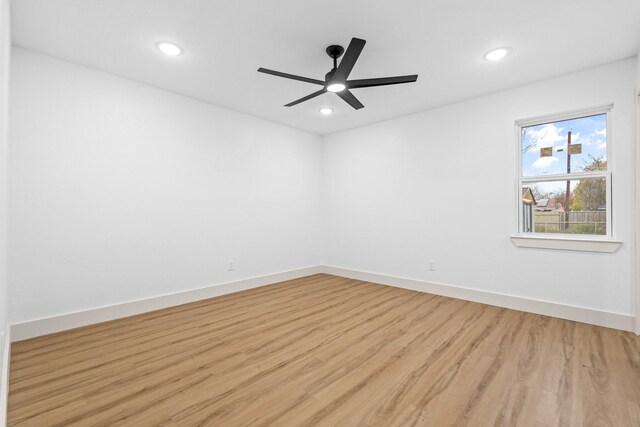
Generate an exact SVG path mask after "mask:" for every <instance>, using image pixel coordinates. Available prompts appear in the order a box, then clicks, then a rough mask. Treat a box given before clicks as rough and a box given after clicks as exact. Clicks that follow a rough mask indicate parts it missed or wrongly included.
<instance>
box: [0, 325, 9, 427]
mask: <svg viewBox="0 0 640 427" xmlns="http://www.w3.org/2000/svg"><path fill="white" fill-rule="evenodd" d="M4 332H5V333H4V343H2V344H3V345H4V347H2V348H3V352H2V372H1V373H0V375H2V381H1V382H0V427H4V426H6V425H7V405H8V404H9V401H8V397H9V359H10V356H11V327H10V326H9V325H7V328H6V330H5V331H4Z"/></svg>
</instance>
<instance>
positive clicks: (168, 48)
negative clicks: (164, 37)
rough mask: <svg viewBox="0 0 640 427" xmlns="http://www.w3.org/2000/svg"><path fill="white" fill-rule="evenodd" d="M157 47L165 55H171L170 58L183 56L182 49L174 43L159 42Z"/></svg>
mask: <svg viewBox="0 0 640 427" xmlns="http://www.w3.org/2000/svg"><path fill="white" fill-rule="evenodd" d="M156 47H157V48H158V50H159V51H160V52H162V53H164V54H165V55H169V56H178V55H182V48H181V47H180V46H178V45H177V44H174V43H169V42H158V43H156Z"/></svg>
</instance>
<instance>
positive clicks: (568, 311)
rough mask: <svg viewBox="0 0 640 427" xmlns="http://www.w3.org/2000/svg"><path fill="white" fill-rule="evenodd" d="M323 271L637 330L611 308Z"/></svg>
mask: <svg viewBox="0 0 640 427" xmlns="http://www.w3.org/2000/svg"><path fill="white" fill-rule="evenodd" d="M324 272H325V273H327V274H333V275H335V276H341V277H347V278H350V279H357V280H364V281H367V282H373V283H380V284H383V285H389V286H394V287H397V288H403V289H411V290H414V291H419V292H427V293H430V294H435V295H442V296H446V297H451V298H458V299H463V300H466V301H473V302H479V303H482V304H488V305H495V306H498V307H504V308H510V309H513V310H520V311H526V312H529V313H536V314H543V315H545V316H553V317H558V318H560V319H567V320H575V321H577V322H582V323H589V324H592V325H598V326H604V327H607V328H613V329H620V330H623V331H629V332H633V331H634V321H635V317H634V316H630V315H626V314H620V313H611V312H608V311H600V310H594V309H590V308H584V307H576V306H572V305H565V304H559V303H555V302H549V301H541V300H535V299H530V298H523V297H518V296H513V295H506V294H499V293H494V292H487V291H480V290H477V289H471V288H463V287H459V286H453V285H445V284H442V283H430V282H424V281H421V280H415V279H407V278H403V277H394V276H386V275H384V274H377V273H370V272H366V271H359V270H351V269H348V268H341V267H333V266H325V267H324Z"/></svg>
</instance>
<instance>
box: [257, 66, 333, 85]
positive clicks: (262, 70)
mask: <svg viewBox="0 0 640 427" xmlns="http://www.w3.org/2000/svg"><path fill="white" fill-rule="evenodd" d="M258 72H259V73H265V74H271V75H272V76H278V77H284V78H285V79H292V80H299V81H301V82H307V83H313V84H316V85H320V86H324V81H323V80H317V79H310V78H308V77H302V76H296V75H294V74H287V73H281V72H280V71H274V70H269V69H267V68H262V67H260V68H258Z"/></svg>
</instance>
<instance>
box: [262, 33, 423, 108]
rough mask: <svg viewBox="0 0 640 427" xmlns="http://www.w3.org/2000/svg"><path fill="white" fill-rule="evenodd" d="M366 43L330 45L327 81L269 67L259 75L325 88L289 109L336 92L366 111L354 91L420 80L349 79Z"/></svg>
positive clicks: (399, 77)
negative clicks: (330, 60) (345, 47)
mask: <svg viewBox="0 0 640 427" xmlns="http://www.w3.org/2000/svg"><path fill="white" fill-rule="evenodd" d="M365 43H366V41H365V40H362V39H358V38H355V37H354V38H352V39H351V42H350V43H349V46H348V47H347V50H346V52H345V50H344V48H343V47H342V46H338V45H331V46H329V47H328V48H327V54H328V55H329V56H330V57H331V58H333V68H332V69H331V71H329V72H328V73H327V74H326V75H325V76H324V80H317V79H310V78H308V77H302V76H296V75H293V74H287V73H281V72H280V71H274V70H269V69H266V68H258V72H260V73H265V74H271V75H274V76H278V77H284V78H286V79H293V80H299V81H301V82H307V83H313V84H316V85H320V86H322V89H320V90H318V91H316V92H313V93H312V94H310V95H307V96H305V97H302V98H300V99H297V100H295V101H293V102H290V103H288V104H286V105H285V107H293V106H294V105H297V104H300V103H301V102H304V101H308V100H310V99H311V98H315V97H316V96H318V95H322V94H323V93H325V92H333V93H335V94H336V95H338V96H339V97H340V98H342V99H344V100H345V101H346V102H347V104H349V105H351V106H352V107H353V108H355V109H356V110H359V109H360V108H364V105H362V103H361V102H360V101H358V98H356V97H355V96H354V95H353V94H352V93H351V91H350V89H358V88H362V87H373V86H386V85H397V84H400V83H413V82H415V81H416V80H418V75H417V74H412V75H410V76H396V77H380V78H377V79H361V80H347V78H348V77H349V74H350V73H351V70H352V69H353V66H354V65H355V64H356V61H357V60H358V57H359V56H360V52H362V49H363V48H364V45H365ZM343 53H344V58H342V60H341V61H340V65H338V58H340V57H341V56H342V54H343Z"/></svg>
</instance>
